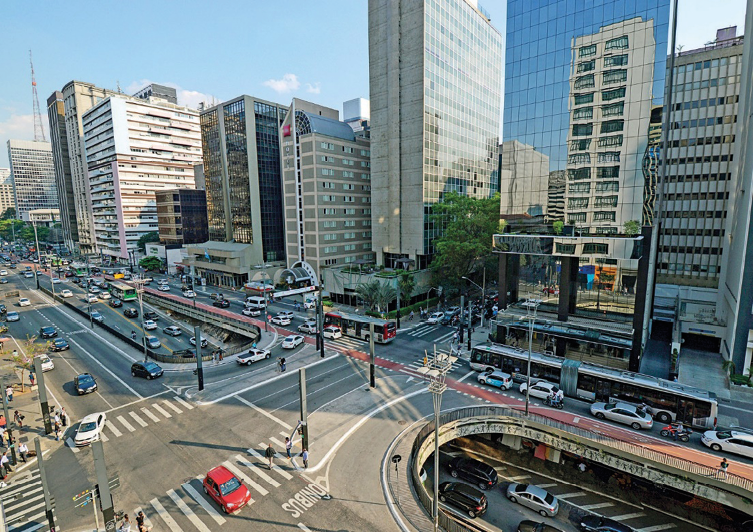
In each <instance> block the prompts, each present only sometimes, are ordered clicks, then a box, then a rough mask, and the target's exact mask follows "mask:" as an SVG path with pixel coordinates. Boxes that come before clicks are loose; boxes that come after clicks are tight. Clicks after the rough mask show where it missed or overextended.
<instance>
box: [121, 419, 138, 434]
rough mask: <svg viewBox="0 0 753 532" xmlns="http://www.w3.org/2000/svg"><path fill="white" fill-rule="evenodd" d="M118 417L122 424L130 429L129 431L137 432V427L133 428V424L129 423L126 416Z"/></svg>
mask: <svg viewBox="0 0 753 532" xmlns="http://www.w3.org/2000/svg"><path fill="white" fill-rule="evenodd" d="M117 419H118V421H120V424H121V425H123V426H124V427H125V428H126V429H128V432H136V429H135V428H133V425H131V424H130V423H128V421H126V418H124V417H123V416H118V417H117Z"/></svg>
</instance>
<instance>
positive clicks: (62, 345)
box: [50, 338, 71, 351]
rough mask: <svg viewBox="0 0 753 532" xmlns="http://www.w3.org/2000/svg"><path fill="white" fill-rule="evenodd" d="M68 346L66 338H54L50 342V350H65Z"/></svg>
mask: <svg viewBox="0 0 753 532" xmlns="http://www.w3.org/2000/svg"><path fill="white" fill-rule="evenodd" d="M70 348H71V346H70V345H68V340H66V339H65V338H55V339H54V340H53V341H52V343H51V344H50V351H65V350H66V349H70Z"/></svg>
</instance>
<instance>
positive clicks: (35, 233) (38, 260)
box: [31, 135, 44, 290]
mask: <svg viewBox="0 0 753 532" xmlns="http://www.w3.org/2000/svg"><path fill="white" fill-rule="evenodd" d="M43 136H44V135H43ZM31 225H32V227H34V241H35V242H36V244H37V269H36V271H35V272H34V277H36V279H37V290H39V268H40V267H41V266H42V257H41V256H40V255H39V236H38V235H37V222H36V221H34V220H32V221H31Z"/></svg>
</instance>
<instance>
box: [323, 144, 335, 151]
mask: <svg viewBox="0 0 753 532" xmlns="http://www.w3.org/2000/svg"><path fill="white" fill-rule="evenodd" d="M321 147H322V149H323V150H334V149H335V145H334V144H332V143H331V142H322V143H321Z"/></svg>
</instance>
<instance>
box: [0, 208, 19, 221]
mask: <svg viewBox="0 0 753 532" xmlns="http://www.w3.org/2000/svg"><path fill="white" fill-rule="evenodd" d="M15 217H16V208H15V207H8V208H7V209H5V211H4V212H3V214H2V216H0V220H13V219H14V218H15Z"/></svg>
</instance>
